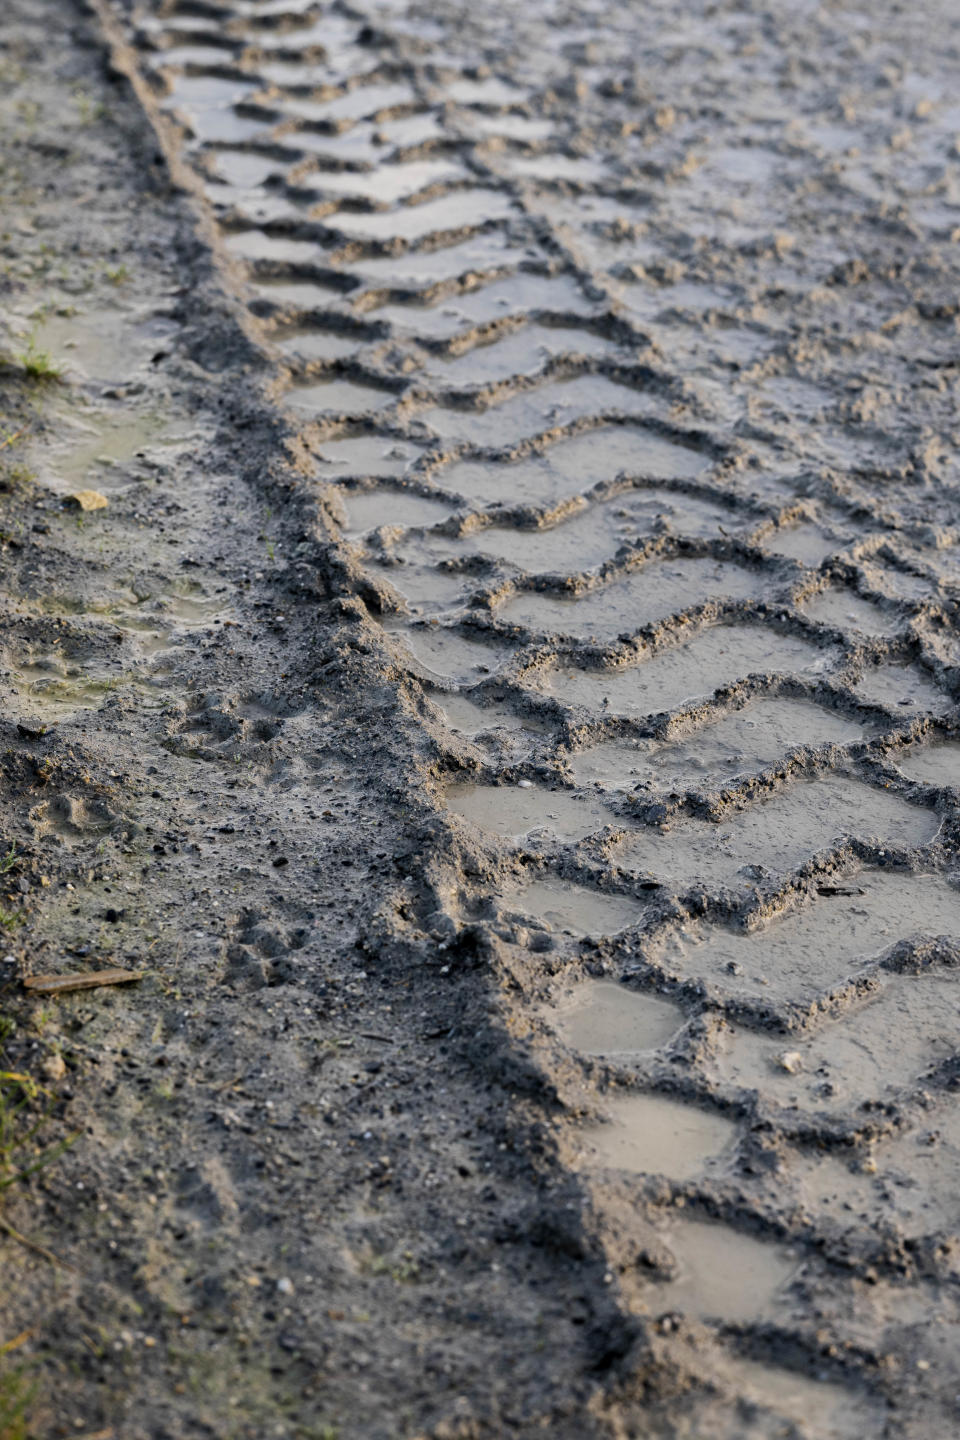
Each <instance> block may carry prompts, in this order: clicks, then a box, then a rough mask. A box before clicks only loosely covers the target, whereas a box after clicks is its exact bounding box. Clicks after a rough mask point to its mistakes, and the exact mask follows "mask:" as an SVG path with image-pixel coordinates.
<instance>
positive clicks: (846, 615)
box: [798, 590, 899, 635]
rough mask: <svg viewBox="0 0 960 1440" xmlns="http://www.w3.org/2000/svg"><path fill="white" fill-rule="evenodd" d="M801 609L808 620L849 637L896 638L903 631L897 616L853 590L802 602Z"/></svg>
mask: <svg viewBox="0 0 960 1440" xmlns="http://www.w3.org/2000/svg"><path fill="white" fill-rule="evenodd" d="M798 608H799V609H800V610H801V612H802V613H803V614H804V615H805V616H806V617H807V619H808V620H813V621H815V622H816V623H817V624H818V625H829V626H831V627H832V628H833V629H836V630H842V631H843V632H844V633H845V634H849V632H850V631H859V632H860V633H861V634H863V635H896V634H897V633H898V629H899V627H898V624H897V620H896V617H895V616H891V615H888V614H887V612H886V611H885V610H881V609H880V607H879V605H875V604H874V603H873V602H872V601H871V600H862V599H861V598H860V596H859V595H855V594H854V593H853V591H852V590H824V591H822V592H821V593H820V594H818V595H813V596H811V598H810V599H809V600H804V601H802V602H801V604H800V605H799V607H798Z"/></svg>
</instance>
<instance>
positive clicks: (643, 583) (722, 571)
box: [498, 558, 771, 640]
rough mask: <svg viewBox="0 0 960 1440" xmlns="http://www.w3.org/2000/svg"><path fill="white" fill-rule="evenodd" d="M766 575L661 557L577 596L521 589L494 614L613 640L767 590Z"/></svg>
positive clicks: (537, 627)
mask: <svg viewBox="0 0 960 1440" xmlns="http://www.w3.org/2000/svg"><path fill="white" fill-rule="evenodd" d="M770 588H771V587H770V579H769V576H767V575H763V574H760V573H758V572H755V571H752V570H744V569H742V568H741V567H740V566H738V565H729V564H727V563H726V562H725V561H722V560H713V559H706V558H705V559H699V560H661V561H652V562H650V563H649V564H647V565H644V566H642V567H640V568H638V569H636V570H634V571H633V572H632V573H631V574H629V575H627V576H626V577H625V578H623V579H621V580H613V581H611V582H610V583H609V584H607V585H605V586H603V587H602V588H600V589H596V590H591V591H589V592H588V593H587V594H585V595H582V596H580V597H579V598H574V597H571V598H570V599H561V598H560V597H559V596H556V595H548V594H545V593H544V592H542V591H521V592H518V593H516V594H514V595H512V596H510V598H509V599H508V600H507V601H506V602H505V603H504V604H503V605H502V606H501V607H500V610H499V612H498V613H499V618H500V619H502V620H503V621H505V622H506V623H507V624H509V625H522V626H524V627H525V628H526V629H528V630H532V631H535V632H539V633H546V634H548V635H552V634H565V635H573V636H576V637H577V638H579V639H584V640H588V639H593V638H596V639H599V640H615V639H616V638H617V637H618V636H620V635H633V634H635V633H636V632H637V631H638V630H640V629H641V628H642V627H643V626H644V625H650V624H652V623H654V622H659V621H663V620H666V619H668V618H669V617H670V616H671V615H676V614H680V613H681V612H683V611H685V610H690V609H692V608H693V607H694V606H697V605H703V604H705V603H706V602H707V601H708V600H714V601H724V600H755V599H760V598H761V597H763V596H765V595H769V593H770Z"/></svg>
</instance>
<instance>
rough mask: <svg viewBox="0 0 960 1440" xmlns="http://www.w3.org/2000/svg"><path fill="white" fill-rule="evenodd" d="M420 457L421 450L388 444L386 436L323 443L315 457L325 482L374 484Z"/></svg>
mask: <svg viewBox="0 0 960 1440" xmlns="http://www.w3.org/2000/svg"><path fill="white" fill-rule="evenodd" d="M377 393H378V394H382V393H383V392H382V391H378V392H377ZM419 454H420V451H419V449H418V448H417V447H416V446H415V445H411V444H410V443H409V442H408V441H406V440H389V439H387V438H385V437H384V436H383V435H355V436H351V437H349V438H348V439H345V440H324V442H323V445H322V447H321V448H320V449H319V450H318V451H317V453H316V460H317V465H318V466H319V468H320V472H321V474H322V476H323V478H324V479H325V480H342V479H344V478H347V477H350V478H351V479H360V480H368V479H369V480H374V479H377V478H378V477H381V476H391V477H396V476H400V475H402V474H403V473H404V471H405V470H409V468H410V466H411V465H412V464H413V463H414V461H415V460H416V459H417V457H418V455H419ZM347 503H348V502H347Z"/></svg>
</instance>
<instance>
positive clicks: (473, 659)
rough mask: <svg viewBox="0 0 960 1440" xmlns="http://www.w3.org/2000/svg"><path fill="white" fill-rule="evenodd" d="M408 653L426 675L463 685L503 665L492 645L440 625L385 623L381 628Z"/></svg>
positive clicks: (495, 648)
mask: <svg viewBox="0 0 960 1440" xmlns="http://www.w3.org/2000/svg"><path fill="white" fill-rule="evenodd" d="M383 628H384V629H385V630H386V631H387V632H388V633H389V634H391V635H392V636H393V637H394V638H395V639H397V640H399V641H400V642H401V644H402V645H404V646H405V647H406V648H407V649H408V650H409V651H410V652H411V654H412V656H413V658H414V660H416V661H417V662H418V664H419V666H420V667H421V669H422V670H423V671H424V672H425V673H426V674H427V675H429V676H433V677H435V678H438V679H443V680H455V681H457V682H458V683H461V684H466V683H469V682H476V681H477V680H481V679H482V678H483V677H484V676H485V675H492V674H493V673H494V671H496V670H498V669H499V668H500V666H501V665H502V664H503V661H504V659H505V654H504V651H503V650H502V648H500V647H498V646H495V645H484V644H482V642H481V641H479V640H468V639H467V637H466V636H465V635H461V634H460V632H459V631H458V630H452V629H448V628H446V627H444V626H441V625H436V626H434V625H416V626H410V627H409V628H407V627H405V626H402V625H401V623H399V622H397V621H396V620H394V621H387V622H386V623H385V624H384V627H383Z"/></svg>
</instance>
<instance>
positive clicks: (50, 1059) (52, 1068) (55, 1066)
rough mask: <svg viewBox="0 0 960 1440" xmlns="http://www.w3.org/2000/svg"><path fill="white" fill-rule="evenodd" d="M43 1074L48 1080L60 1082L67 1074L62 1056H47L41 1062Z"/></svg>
mask: <svg viewBox="0 0 960 1440" xmlns="http://www.w3.org/2000/svg"><path fill="white" fill-rule="evenodd" d="M43 1073H44V1075H46V1077H47V1079H48V1080H62V1079H63V1077H64V1075H66V1073H67V1063H66V1061H65V1060H64V1058H63V1056H62V1055H48V1056H47V1058H46V1060H44V1062H43Z"/></svg>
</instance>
